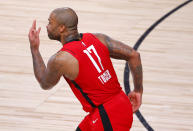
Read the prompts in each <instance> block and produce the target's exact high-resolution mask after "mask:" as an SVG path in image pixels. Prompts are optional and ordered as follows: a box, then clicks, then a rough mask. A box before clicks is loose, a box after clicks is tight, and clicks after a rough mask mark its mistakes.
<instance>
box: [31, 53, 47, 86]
mask: <svg viewBox="0 0 193 131" xmlns="http://www.w3.org/2000/svg"><path fill="white" fill-rule="evenodd" d="M32 58H33V67H34V74H35V77H36V79H37V81H38V82H39V83H40V82H41V79H42V76H43V73H44V72H45V69H46V66H45V64H44V61H43V59H42V56H41V55H40V53H39V51H37V52H34V51H32Z"/></svg>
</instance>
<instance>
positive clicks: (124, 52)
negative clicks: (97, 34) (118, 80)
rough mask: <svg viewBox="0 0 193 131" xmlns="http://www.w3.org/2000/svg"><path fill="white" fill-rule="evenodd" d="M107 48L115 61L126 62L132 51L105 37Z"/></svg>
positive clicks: (120, 43)
mask: <svg viewBox="0 0 193 131" xmlns="http://www.w3.org/2000/svg"><path fill="white" fill-rule="evenodd" d="M105 40H106V43H107V48H108V50H109V53H110V56H111V57H112V58H115V59H124V60H128V59H129V56H130V55H131V54H132V51H133V49H132V48H131V47H129V46H127V45H125V44H123V43H122V42H120V41H116V40H113V39H111V38H109V37H108V36H106V37H105Z"/></svg>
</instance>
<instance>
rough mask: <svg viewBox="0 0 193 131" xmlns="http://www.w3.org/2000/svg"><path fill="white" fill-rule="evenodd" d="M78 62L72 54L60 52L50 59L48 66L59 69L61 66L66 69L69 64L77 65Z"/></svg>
mask: <svg viewBox="0 0 193 131" xmlns="http://www.w3.org/2000/svg"><path fill="white" fill-rule="evenodd" d="M76 61H77V60H76V58H75V57H74V56H73V55H71V54H70V53H68V52H65V51H59V52H57V53H56V54H54V55H53V56H51V57H50V59H49V61H48V65H51V66H54V67H57V68H59V67H61V66H62V67H64V66H67V65H69V64H73V63H76Z"/></svg>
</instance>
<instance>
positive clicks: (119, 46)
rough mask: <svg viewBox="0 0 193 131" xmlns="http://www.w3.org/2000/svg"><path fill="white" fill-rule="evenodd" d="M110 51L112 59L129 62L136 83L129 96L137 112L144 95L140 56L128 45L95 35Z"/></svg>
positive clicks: (102, 35) (104, 36)
mask: <svg viewBox="0 0 193 131" xmlns="http://www.w3.org/2000/svg"><path fill="white" fill-rule="evenodd" d="M94 35H95V36H96V37H97V38H98V39H99V40H100V41H101V42H102V43H103V44H104V45H106V47H107V48H108V50H109V53H110V57H112V58H115V59H122V60H126V61H128V64H129V67H130V69H131V73H132V76H133V82H134V91H133V92H131V93H130V94H129V95H128V96H129V98H130V100H131V103H132V105H133V111H134V112H135V111H136V110H137V109H138V108H139V107H140V105H141V101H142V93H143V71H142V65H141V59H140V54H139V53H138V52H136V51H135V50H134V49H133V48H131V47H129V46H128V45H126V44H124V43H122V42H120V41H117V40H114V39H112V38H110V37H109V36H107V35H104V34H94Z"/></svg>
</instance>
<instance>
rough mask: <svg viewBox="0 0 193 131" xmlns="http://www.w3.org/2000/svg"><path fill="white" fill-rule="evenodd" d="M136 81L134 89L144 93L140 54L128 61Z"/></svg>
mask: <svg viewBox="0 0 193 131" xmlns="http://www.w3.org/2000/svg"><path fill="white" fill-rule="evenodd" d="M128 64H129V67H130V69H131V73H132V76H133V82H134V91H136V92H140V93H143V69H142V64H141V59H140V54H139V53H135V55H134V56H133V57H132V58H130V60H129V61H128Z"/></svg>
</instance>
